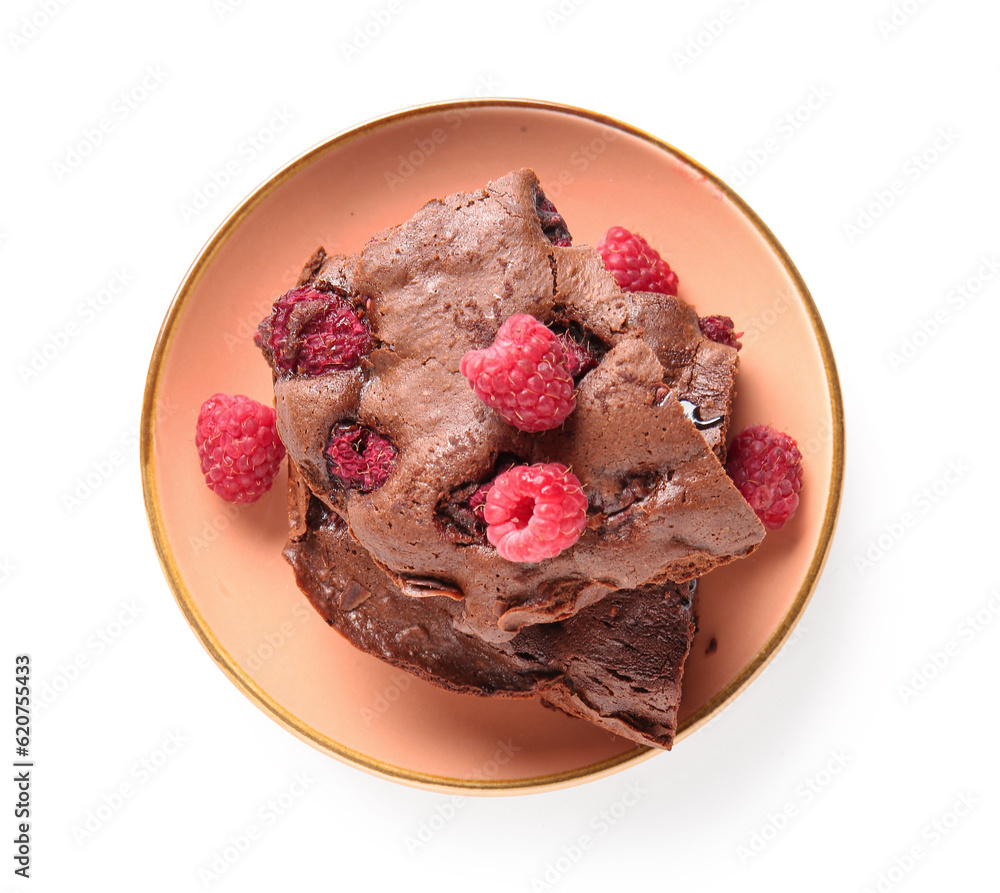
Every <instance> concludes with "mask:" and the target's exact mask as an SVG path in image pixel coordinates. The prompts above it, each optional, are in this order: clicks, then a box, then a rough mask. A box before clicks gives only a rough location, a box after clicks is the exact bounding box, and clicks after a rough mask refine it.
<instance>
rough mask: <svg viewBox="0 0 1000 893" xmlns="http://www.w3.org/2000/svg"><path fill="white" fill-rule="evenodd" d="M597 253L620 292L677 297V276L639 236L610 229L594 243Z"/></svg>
mask: <svg viewBox="0 0 1000 893" xmlns="http://www.w3.org/2000/svg"><path fill="white" fill-rule="evenodd" d="M597 253H598V254H599V255H601V259H602V260H603V261H604V266H605V267H606V268H607V269H608V271H609V272H610V273H611V274H612V275H613V276H614V277H615V281H616V282H617V283H618V285H619V287H620V288H621V289H622V290H623V291H652V292H657V293H658V294H661V295H676V294H677V274H676V273H675V272H673V271H672V270H671V269H670V265H669V264H668V263H667V262H666V261H665V260H664V259H663V258H662V257H660V255H659V254H658V253H657V252H656V250H655V249H654V248H650V246H649V243H648V242H647V241H646V240H645V239H644V238H643V237H642V236H640V235H639V234H638V233H630V232H629V231H628V230H627V229H625V227H624V226H613V227H611V229H609V230H608V231H607V232H606V233H605V234H604V238H602V239H601V241H600V242H598V243H597Z"/></svg>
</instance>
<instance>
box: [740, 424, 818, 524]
mask: <svg viewBox="0 0 1000 893" xmlns="http://www.w3.org/2000/svg"><path fill="white" fill-rule="evenodd" d="M726 471H727V472H728V474H729V476H730V477H731V478H732V479H733V483H734V484H735V485H736V489H737V490H739V491H740V493H742V494H743V498H744V499H745V500H746V501H747V502H748V503H750V507H751V508H752V509H753V510H754V511H755V512H756V513H757V517H758V518H760V520H761V523H763V525H764V526H765V527H766V528H767V529H768V530H777V529H778V528H780V527H782V526H783V525H784V523H785V522H786V521H787V520H788V519H789V518H791V517H792V515H793V514H795V509H796V508H797V507H798V504H799V490H801V489H802V454H801V453H800V452H799V448H798V446H796V444H795V441H794V440H792V438H791V437H789V436H788V435H787V434H782V433H781V432H780V431H776V430H775V429H774V428H771V427H769V426H768V425H752V426H750V427H749V428H744V429H743V430H742V431H741V432H740V433H739V434H738V435H737V436H736V437H735V438H734V440H733V442H732V444H731V445H730V447H729V459H728V461H727V462H726Z"/></svg>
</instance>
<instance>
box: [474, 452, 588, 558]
mask: <svg viewBox="0 0 1000 893" xmlns="http://www.w3.org/2000/svg"><path fill="white" fill-rule="evenodd" d="M483 514H484V516H485V518H486V523H487V524H488V525H489V527H487V529H486V536H487V538H488V539H489V541H490V542H491V543H493V545H494V546H496V548H497V551H498V552H499V553H500V555H501V557H503V558H506V559H507V561H522V562H535V561H542V560H544V559H546V558H555V556H556V555H558V554H559V553H560V552H562V550H563V549H568V548H569V547H570V546H572V545H573V544H574V543H575V542H576V541H577V540H578V539H579V538H580V534H581V533H583V528H584V527H585V526H586V524H587V497H586V496H585V495H584V492H583V487H581V486H580V481H579V480H577V478H576V475H574V474H573V473H572V472H571V471H570V470H569V469H568V468H567V467H566V466H565V465H560V464H559V463H558V462H550V463H548V464H539V465H517V466H515V467H514V468H511V469H510V470H509V471H505V472H503V473H502V474H500V475H497V477H496V478H495V479H494V481H493V486H492V487H491V488H490V489H489V492H488V493H487V495H486V507H485V509H484V511H483Z"/></svg>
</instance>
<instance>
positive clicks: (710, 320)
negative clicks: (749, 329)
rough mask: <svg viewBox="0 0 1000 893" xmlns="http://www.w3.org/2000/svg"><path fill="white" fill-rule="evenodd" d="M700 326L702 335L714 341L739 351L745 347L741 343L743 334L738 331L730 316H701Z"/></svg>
mask: <svg viewBox="0 0 1000 893" xmlns="http://www.w3.org/2000/svg"><path fill="white" fill-rule="evenodd" d="M698 325H699V326H700V327H701V333H702V334H703V335H704V336H705V337H706V338H709V339H711V340H712V341H717V342H718V343H719V344H727V345H729V347H735V348H736V349H737V350H739V349H740V348H741V347H742V346H743V345H742V344H740V341H739V339H740V338H742V337H743V333H742V332H737V331H736V327H735V326H734V324H733V321H732V320H731V319H730V318H729V317H728V316H699V317H698Z"/></svg>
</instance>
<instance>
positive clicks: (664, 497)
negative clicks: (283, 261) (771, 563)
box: [262, 171, 764, 643]
mask: <svg viewBox="0 0 1000 893" xmlns="http://www.w3.org/2000/svg"><path fill="white" fill-rule="evenodd" d="M541 194H542V193H541V189H540V187H539V184H538V181H537V178H536V177H535V175H534V174H533V173H532V172H531V171H519V172H515V173H512V174H509V175H507V176H506V177H503V178H501V179H500V180H497V181H496V182H494V183H491V184H489V185H488V186H487V187H486V188H485V189H483V190H480V191H477V192H472V193H460V194H458V195H454V196H449V197H447V198H445V199H441V200H435V201H432V202H429V203H428V204H427V205H425V206H424V207H423V208H422V209H420V210H419V211H418V212H417V213H416V214H415V215H414V216H413V218H412V219H411V220H409V221H407V222H406V223H404V224H402V225H400V226H397V227H393V228H391V229H389V230H386V231H384V232H382V233H379V234H378V235H376V236H375V237H373V238H372V240H370V241H369V243H368V244H367V245H366V246H365V248H364V249H363V250H362V251H361V253H360V254H359V255H357V256H355V257H343V256H334V257H326V256H324V255H322V254H320V255H317V256H316V257H315V258H314V259H313V260H312V261H311V262H310V264H309V265H308V267H307V272H306V275H305V280H304V281H306V282H308V283H309V284H310V285H312V286H313V287H315V288H318V289H325V290H334V291H337V292H338V293H342V294H344V295H348V296H350V297H351V300H353V301H355V302H356V303H357V304H358V306H363V307H364V308H365V312H366V313H367V319H368V322H369V324H370V328H371V333H372V337H373V339H374V342H375V348H374V349H373V350H372V351H371V353H370V354H369V355H368V356H367V357H366V358H365V359H364V360H363V361H362V363H361V364H360V365H359V366H357V367H356V368H354V369H351V370H349V371H337V372H331V373H328V374H324V375H318V376H296V375H289V374H280V375H278V377H277V379H276V382H275V396H276V407H277V414H278V428H279V431H280V433H281V436H282V440H283V441H284V443H285V446H286V448H287V449H288V453H289V456H290V458H291V461H292V462H293V463H295V464H296V465H297V466H298V467H299V469H300V471H301V473H302V475H303V478H304V480H305V481H306V482H307V484H308V486H309V487H310V489H311V490H312V491H313V493H315V495H316V496H317V497H318V498H319V499H320V500H322V501H323V502H324V503H325V504H326V505H327V507H328V508H329V509H330V510H332V511H334V512H336V513H337V514H338V515H340V516H341V518H342V519H343V520H345V521H346V522H347V524H348V526H349V529H350V532H351V534H352V536H353V537H354V538H355V540H356V541H357V542H358V544H359V545H360V546H361V547H362V548H363V549H365V550H366V551H367V552H368V553H369V555H370V556H371V557H372V560H373V561H374V562H375V563H376V564H377V565H378V566H379V567H381V568H382V569H383V570H384V571H385V572H386V573H387V574H388V575H389V576H390V577H391V578H392V579H393V582H394V584H395V585H396V586H397V587H398V588H399V589H400V590H401V591H403V592H406V593H410V594H413V595H416V596H419V595H422V594H423V591H424V590H426V588H427V586H428V585H429V584H428V582H427V581H433V582H432V584H430V585H434V586H437V587H438V588H439V589H442V590H447V591H453V592H456V593H457V594H458V595H459V598H460V600H461V603H462V611H461V616H460V617H459V618H458V619H457V620H456V624H457V625H458V627H459V628H460V629H461V630H462V631H464V632H467V633H471V634H473V635H476V636H477V637H479V638H482V639H485V640H487V641H490V642H494V643H499V642H503V641H507V640H509V639H511V638H513V637H514V636H515V635H516V634H517V633H518V632H519V631H520V630H521V629H522V628H524V627H525V626H528V625H531V624H533V623H546V622H553V621H556V620H560V619H565V618H568V617H571V616H572V615H573V614H575V613H576V612H577V611H579V610H581V609H583V608H585V607H587V606H588V605H591V604H594V603H596V602H598V601H599V600H600V599H602V598H604V597H605V596H606V595H608V594H609V593H611V592H615V591H618V590H634V589H637V588H639V587H641V586H644V585H647V584H650V583H661V582H668V581H669V582H678V583H680V582H684V581H686V580H689V579H691V578H693V577H696V576H698V575H700V574H704V573H707V572H708V571H710V570H711V569H712V568H714V567H716V566H718V565H720V564H724V563H726V562H728V561H731V560H733V559H735V558H740V557H743V556H745V555H747V554H749V553H750V552H751V551H753V549H754V548H756V546H757V545H758V544H759V542H760V541H761V539H762V538H763V533H764V531H763V528H762V527H761V525H760V522H759V521H758V520H757V517H756V515H755V514H754V513H753V511H752V510H751V509H750V507H749V506H748V505H747V504H746V502H745V500H744V499H743V498H742V496H740V494H739V493H738V492H737V490H736V489H735V487H733V485H732V483H731V482H730V480H729V478H728V477H727V476H726V474H725V471H724V469H723V467H722V465H721V464H720V463H719V461H718V455H717V453H715V452H713V449H712V445H711V444H709V443H707V442H706V436H708V437H713V436H714V437H716V439H718V437H719V435H718V433H717V432H716V433H714V434H713V432H712V431H711V430H709V431H699V430H698V429H697V428H696V427H695V425H694V424H693V423H692V422H691V421H690V419H688V418H687V417H686V415H685V404H684V403H683V402H682V401H683V400H684V399H687V398H690V402H691V403H694V404H695V406H696V407H697V408H698V410H699V411H700V412H702V417H703V418H707V417H710V416H711V415H712V414H713V413H719V414H721V415H723V416H724V417H728V414H729V403H730V401H731V398H732V375H733V372H734V370H735V364H736V351H735V350H734V349H733V348H730V347H726V346H724V345H717V344H715V343H714V342H711V341H709V340H708V339H706V338H704V336H702V335H701V332H700V330H699V329H698V327H697V315H696V314H695V313H694V311H693V310H692V308H690V307H689V306H688V305H686V304H685V303H684V302H682V301H680V299H677V298H666V297H664V296H661V295H650V294H637V293H636V294H629V293H624V292H622V291H621V289H620V288H618V286H617V284H616V283H615V282H614V279H613V277H612V276H611V275H610V274H608V273H607V272H606V271H604V270H603V265H602V264H601V260H600V257H599V255H597V253H596V252H595V251H593V250H592V249H589V248H573V247H560V246H558V245H553V244H552V243H551V242H550V241H549V239H548V238H547V236H546V234H545V232H544V230H543V226H542V223H541V221H540V219H539V216H538V213H537V208H538V205H539V196H540V195H541ZM561 271H562V272H561ZM520 312H527V313H530V314H532V315H533V316H535V317H536V318H538V319H540V320H541V321H542V322H544V323H546V324H548V325H550V326H552V327H553V328H556V329H563V330H566V331H569V332H571V333H572V332H575V333H577V336H578V337H579V338H580V339H581V340H582V341H583V342H584V343H585V344H588V345H590V347H591V348H592V349H593V351H594V352H595V354H596V356H597V359H598V360H599V362H598V364H597V366H596V368H594V369H592V370H590V371H589V372H587V373H586V374H585V375H584V376H583V378H582V379H581V380H580V381H579V383H578V386H577V407H576V409H575V410H574V412H573V413H572V414H571V415H570V417H569V418H568V419H567V421H566V423H565V424H564V425H563V426H562V427H560V428H559V429H556V430H554V431H550V432H546V433H545V434H541V435H534V434H527V433H525V432H522V431H518V430H517V429H515V428H513V427H511V426H510V425H507V424H505V423H504V422H503V421H501V420H500V419H499V417H497V416H496V415H495V414H494V413H493V412H492V410H490V409H489V408H488V407H486V406H485V405H484V404H483V403H481V402H480V401H479V400H478V399H477V398H476V396H475V394H474V393H473V392H472V391H471V389H470V388H469V387H468V384H467V382H466V381H465V379H464V377H463V376H462V375H461V374H460V373H459V372H458V365H459V362H460V360H461V358H462V356H463V355H464V354H465V352H466V351H467V350H469V349H471V348H482V347H485V346H487V345H489V344H490V343H491V342H492V340H493V338H494V337H495V335H496V331H497V329H498V328H499V326H500V324H501V323H502V322H503V321H504V320H505V319H506V318H508V317H509V316H510V315H512V314H514V313H520ZM267 325H268V322H267V321H266V320H265V322H264V324H263V326H262V328H263V329H264V330H265V336H266V327H267ZM266 340H267V339H266V337H264V338H262V341H263V342H265V343H266ZM699 368H701V369H703V370H704V371H702V372H698V371H697V370H698V369H699ZM344 422H351V423H354V424H358V425H362V426H365V427H366V428H368V429H370V430H373V431H376V432H379V434H380V435H383V436H385V437H387V438H388V439H389V440H390V441H391V442H392V444H393V446H394V448H395V449H396V450H398V458H397V460H396V464H395V468H394V470H393V472H392V474H391V475H390V476H389V478H388V480H386V481H385V483H384V484H383V485H382V486H380V487H379V488H378V489H376V490H374V491H373V492H362V491H360V490H353V489H345V488H344V487H342V486H340V485H339V484H338V482H337V481H336V480H335V479H334V478H333V477H331V475H330V473H329V469H328V467H327V463H326V460H325V456H324V450H325V447H326V443H327V439H328V437H329V434H330V431H331V429H332V427H333V426H334V425H336V424H339V423H344ZM716 448H718V444H716ZM504 461H517V462H524V463H529V464H530V463H535V462H560V463H562V464H563V465H566V466H568V467H571V468H572V469H573V472H574V474H576V476H577V477H578V478H579V480H580V482H581V484H582V485H583V488H584V491H585V492H586V493H587V494H588V496H589V497H590V499H591V506H590V512H589V519H588V526H587V529H586V530H585V531H584V534H583V536H582V537H581V539H580V540H579V542H577V544H576V545H575V546H574V547H573V548H572V549H569V550H566V551H565V552H563V553H562V554H560V555H559V556H557V557H556V558H553V559H550V560H547V561H544V562H540V563H538V564H516V563H512V562H508V561H506V560H504V559H503V558H501V557H500V555H499V554H498V553H497V551H496V550H495V549H494V548H493V547H492V546H490V545H489V544H488V543H487V542H486V541H485V538H484V537H483V535H482V531H481V530H478V531H477V530H476V529H474V528H471V529H470V528H468V527H467V526H466V527H464V528H463V526H462V525H461V524H458V523H456V518H457V517H459V516H460V515H461V511H462V504H463V500H464V499H465V498H467V495H468V493H469V492H471V491H472V490H474V489H475V488H476V487H477V486H479V485H481V484H482V483H484V482H486V481H488V480H490V479H492V477H493V476H494V475H495V474H496V472H497V469H498V466H499V465H500V464H501V463H502V462H504Z"/></svg>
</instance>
